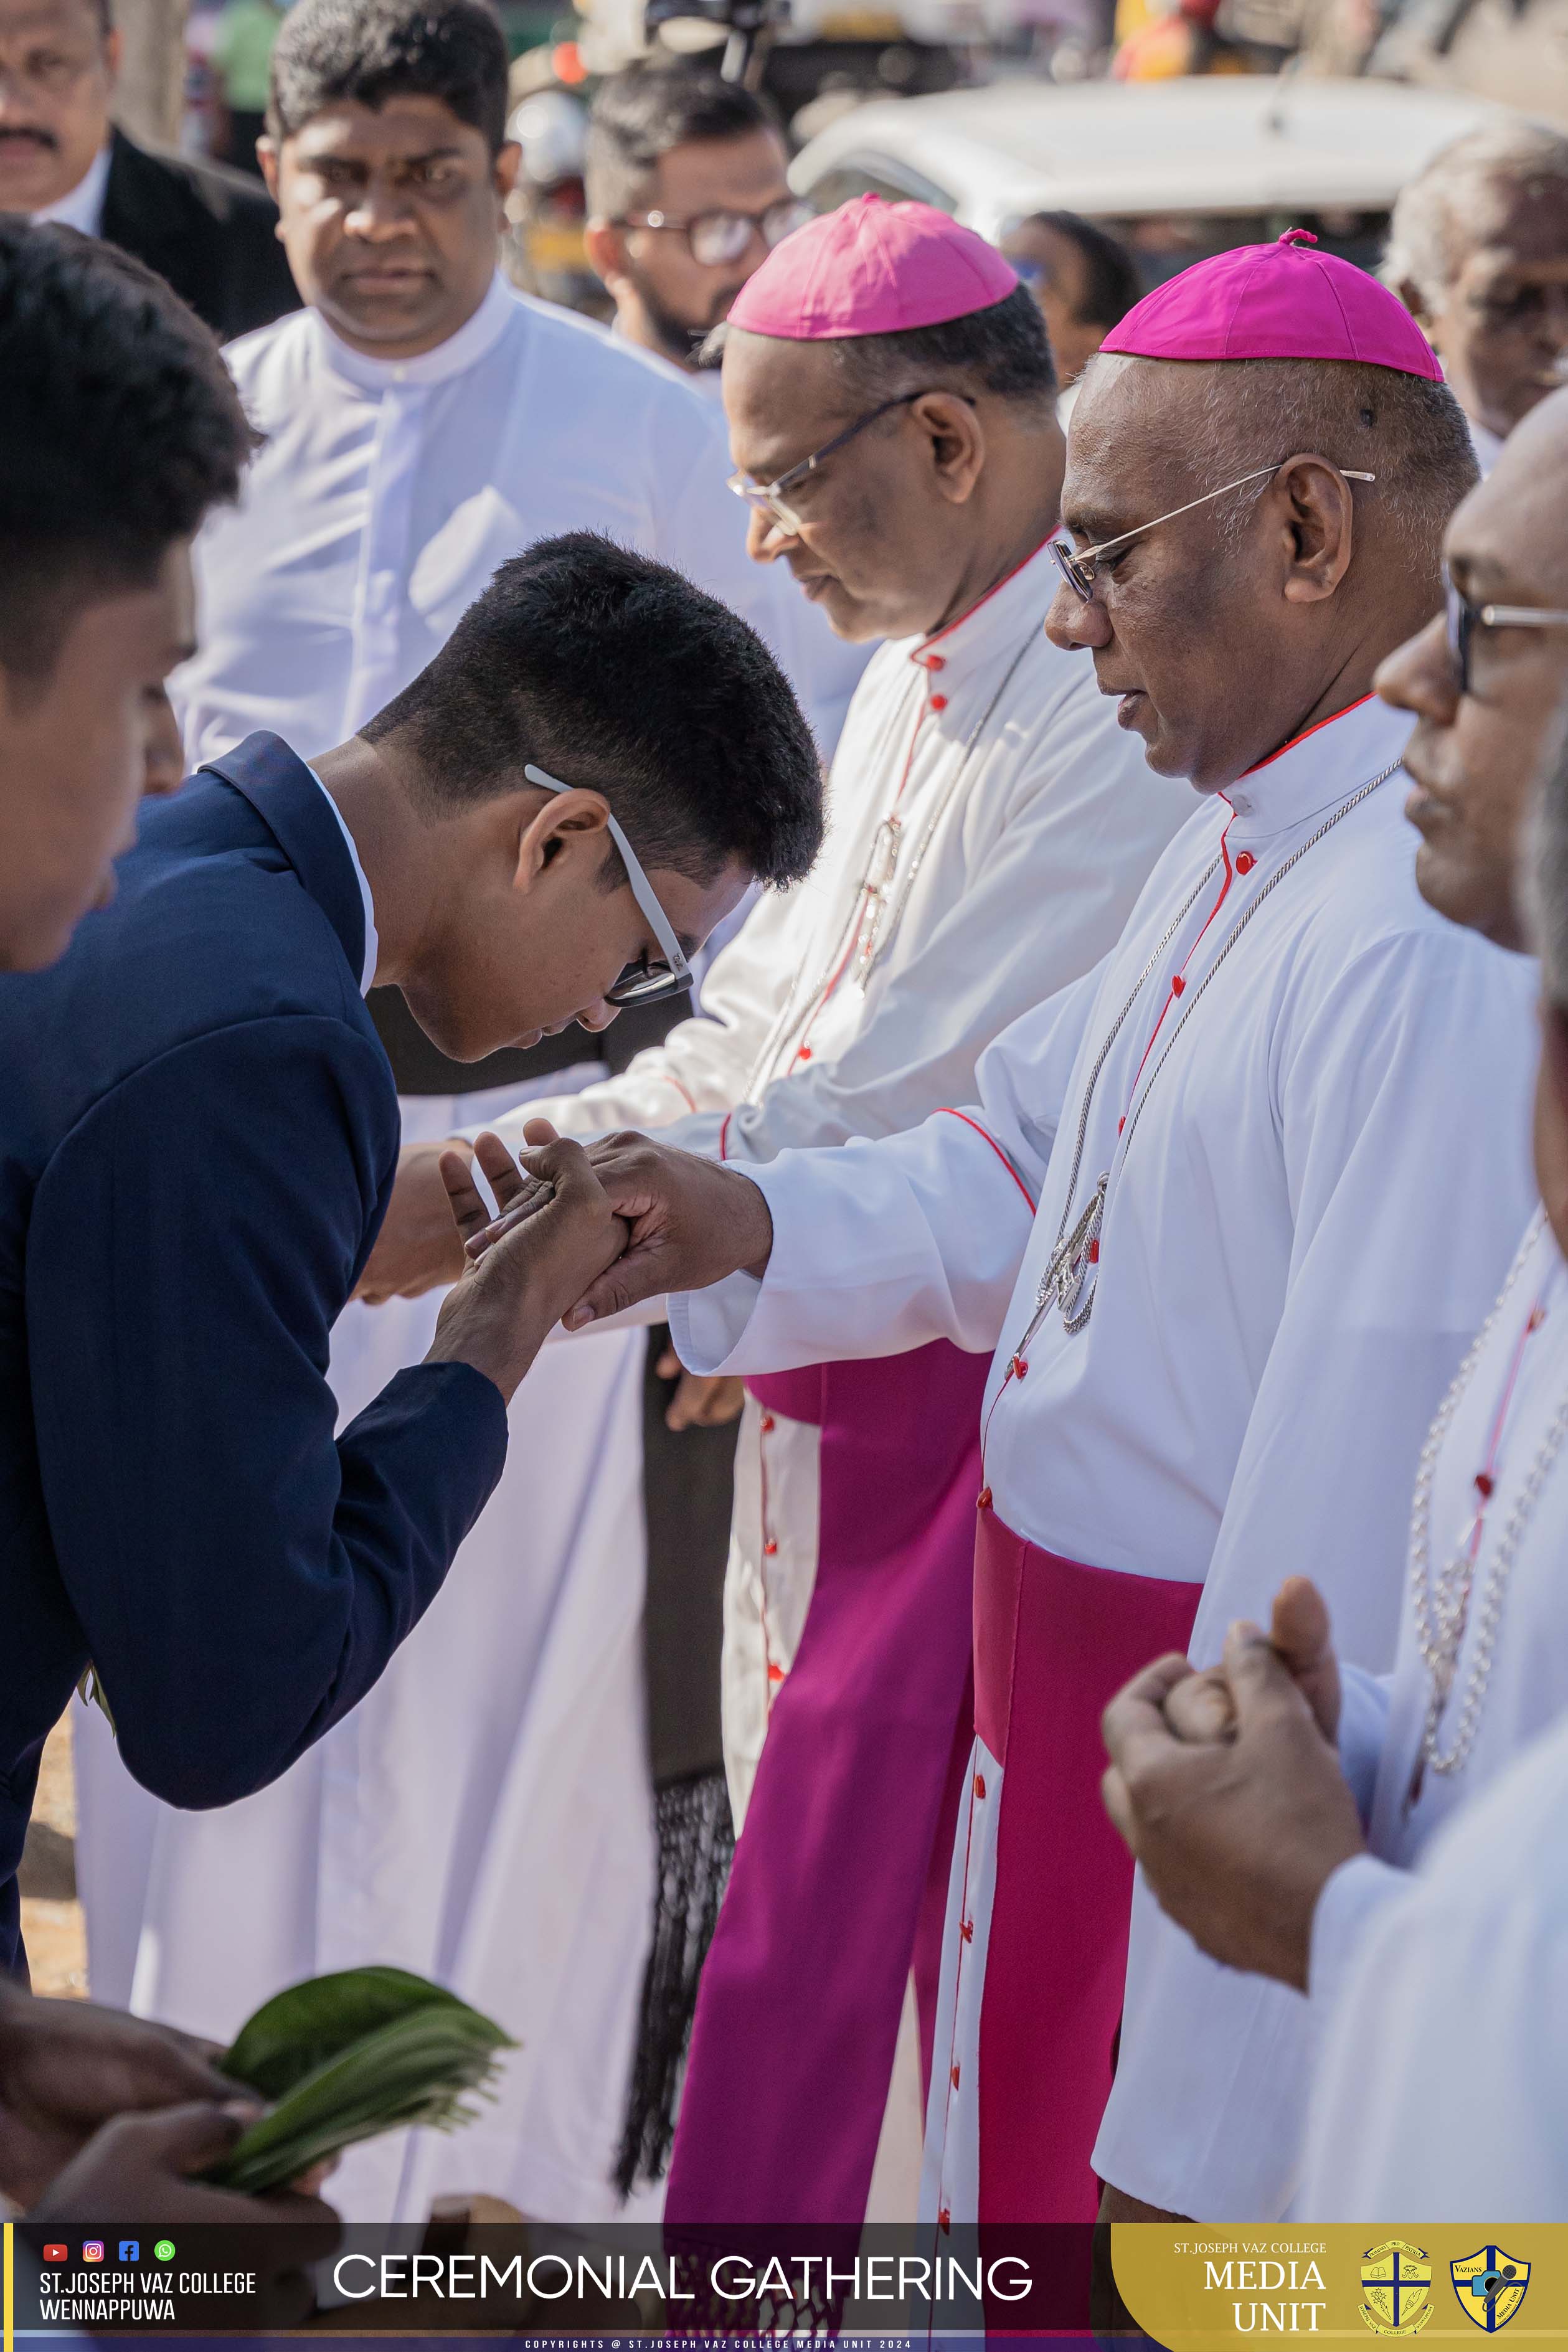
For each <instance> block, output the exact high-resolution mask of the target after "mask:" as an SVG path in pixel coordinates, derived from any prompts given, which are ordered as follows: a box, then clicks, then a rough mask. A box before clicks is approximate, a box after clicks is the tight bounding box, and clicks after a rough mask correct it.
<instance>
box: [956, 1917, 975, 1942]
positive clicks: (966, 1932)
mask: <svg viewBox="0 0 1568 2352" xmlns="http://www.w3.org/2000/svg"><path fill="white" fill-rule="evenodd" d="M958 1932H959V1934H960V1935H961V1936H962V1937H963V1940H964V1942H965V1943H966V1944H973V1941H974V1922H973V1919H966V1920H965V1921H964V1922H963V1926H962V1927H960V1929H959V1931H958Z"/></svg>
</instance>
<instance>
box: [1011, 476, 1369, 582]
mask: <svg viewBox="0 0 1568 2352" xmlns="http://www.w3.org/2000/svg"><path fill="white" fill-rule="evenodd" d="M1284 463H1285V460H1284V458H1282V457H1280V458H1277V459H1276V461H1275V463H1274V464H1273V465H1272V466H1255V467H1253V469H1252V471H1251V473H1250V474H1238V475H1237V478H1236V479H1235V481H1234V482H1222V483H1221V484H1220V486H1219V488H1218V489H1217V490H1205V492H1204V494H1203V496H1202V498H1201V499H1188V500H1187V503H1186V505H1185V506H1184V507H1173V508H1172V509H1171V511H1170V513H1169V514H1163V515H1156V516H1155V517H1154V519H1153V520H1152V522H1140V523H1134V525H1133V527H1132V529H1131V530H1119V531H1118V532H1117V534H1116V537H1115V538H1114V539H1102V540H1101V541H1100V545H1099V546H1098V547H1086V548H1084V549H1083V551H1081V553H1075V552H1074V551H1073V549H1072V548H1071V547H1070V546H1069V545H1068V541H1066V540H1065V539H1053V540H1052V541H1051V542H1050V548H1051V553H1052V555H1053V556H1054V557H1055V558H1056V563H1057V569H1058V572H1060V573H1061V575H1062V578H1063V579H1064V580H1065V581H1066V582H1067V583H1068V587H1069V588H1070V589H1072V591H1073V592H1074V593H1075V594H1076V595H1079V596H1081V598H1082V599H1083V601H1084V603H1085V604H1088V603H1089V599H1090V598H1091V597H1092V596H1093V594H1094V583H1095V580H1096V578H1097V577H1098V572H1097V566H1098V563H1099V560H1100V557H1101V556H1102V555H1109V553H1110V550H1111V549H1112V548H1113V547H1125V545H1126V544H1127V541H1129V540H1130V539H1142V536H1143V533H1144V532H1145V531H1146V530H1159V528H1160V525H1161V524H1162V523H1163V522H1174V521H1175V520H1176V517H1177V516H1178V515H1184V514H1191V513H1192V512H1193V510H1194V508H1196V507H1206V506H1209V505H1212V503H1213V501H1214V500H1215V499H1223V498H1224V496H1225V494H1226V490H1239V489H1241V488H1243V487H1244V485H1245V484H1246V483H1247V482H1260V481H1262V479H1263V478H1264V476H1265V475H1266V474H1277V473H1278V472H1279V468H1280V467H1281V466H1282V465H1283V464H1284ZM1342 471H1343V474H1344V478H1345V479H1346V481H1347V482H1375V481H1376V479H1377V476H1376V475H1375V474H1362V473H1357V472H1356V471H1355V470H1354V468H1353V467H1349V466H1346V467H1343V468H1342Z"/></svg>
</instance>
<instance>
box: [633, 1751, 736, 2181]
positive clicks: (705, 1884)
mask: <svg viewBox="0 0 1568 2352" xmlns="http://www.w3.org/2000/svg"><path fill="white" fill-rule="evenodd" d="M654 1806H655V1811H656V1814H657V1819H658V1896H657V1898H656V1901H655V1904H654V1918H653V1948H652V1949H651V1950H650V1951H649V1953H648V1957H647V1972H646V1973H645V1975H644V1977H643V1987H642V2010H641V2014H640V2017H639V2019H638V2022H637V2056H636V2059H635V2060H634V2062H633V2065H632V2080H631V2090H630V2094H629V2095H628V2097H627V2101H626V2127H625V2130H624V2132H623V2134H622V2138H621V2153H620V2160H619V2162H618V2163H617V2165H616V2187H617V2188H618V2189H619V2190H620V2192H621V2195H622V2196H623V2197H629V2196H630V2194H631V2192H632V2190H633V2189H634V2188H635V2187H636V2186H637V2182H638V2181H639V2180H642V2181H654V2180H658V2179H661V2178H662V2176H663V2173H664V2170H665V2167H666V2166H667V2165H668V2162H669V2152H670V2149H671V2147H672V2146H673V2145H674V2141H675V2116H676V2108H677V2105H678V2104H679V2095H680V2078H681V2075H682V2073H683V2072H684V2070H685V2065H686V2049H687V2044H688V2042H689V2041H690V2039H691V2019H692V2014H693V2012H694V2011H695V2009H696V2007H697V1980H698V1979H699V1977H700V1975H701V1973H702V1963H703V1961H704V1960H705V1959H706V1958H707V1957H708V1947H709V1945H710V1943H711V1942H712V1940H713V1930H714V1927H716V1926H717V1924H718V1919H719V1906H720V1904H721V1902H722V1901H723V1899H724V1889H725V1887H726V1886H727V1885H729V1882H730V1864H731V1860H732V1858H733V1856H734V1852H735V1828H734V1823H733V1822H732V1821H731V1817H730V1792H729V1790H728V1789H727V1787H726V1786H725V1782H724V1775H723V1773H722V1772H699V1773H696V1774H694V1775H693V1776H692V1778H690V1779H689V1780H675V1781H672V1782H671V1783H670V1784H669V1786H668V1788H663V1789H660V1790H658V1792H657V1793H656V1795H655V1798H654Z"/></svg>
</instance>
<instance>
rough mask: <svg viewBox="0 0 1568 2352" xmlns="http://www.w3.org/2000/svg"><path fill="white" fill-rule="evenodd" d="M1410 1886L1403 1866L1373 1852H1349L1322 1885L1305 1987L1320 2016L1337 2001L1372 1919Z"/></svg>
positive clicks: (1325, 2013)
mask: <svg viewBox="0 0 1568 2352" xmlns="http://www.w3.org/2000/svg"><path fill="white" fill-rule="evenodd" d="M1409 1885H1410V1874H1409V1872H1408V1871H1407V1870H1395V1869H1394V1865H1393V1864H1392V1863H1387V1862H1379V1861H1378V1859H1377V1857H1376V1855H1375V1854H1371V1853H1358V1854H1352V1857H1351V1859H1350V1861H1349V1862H1342V1863H1341V1864H1340V1866H1339V1868H1338V1869H1337V1870H1336V1871H1335V1872H1334V1873H1333V1874H1332V1875H1331V1877H1330V1878H1329V1880H1328V1881H1327V1883H1326V1884H1325V1885H1324V1887H1323V1890H1322V1893H1321V1895H1319V1897H1318V1905H1317V1909H1316V1910H1315V1911H1314V1912H1313V1914H1312V1948H1311V1952H1310V1958H1309V1960H1308V1966H1307V1990H1308V1994H1309V1997H1310V2000H1311V2004H1312V2007H1313V2008H1314V2010H1316V2011H1319V2012H1320V2014H1321V2016H1323V2017H1325V2018H1326V2017H1327V2016H1328V2014H1329V2012H1330V2011H1331V2009H1332V2008H1333V2007H1334V2006H1335V2004H1336V2003H1337V2001H1338V2000H1339V1996H1340V1991H1341V1989H1342V1986H1343V1984H1344V1980H1345V1977H1346V1974H1347V1972H1348V1971H1349V1969H1350V1968H1351V1965H1352V1962H1353V1960H1354V1958H1355V1956H1356V1953H1357V1952H1358V1950H1359V1949H1360V1948H1361V1944H1362V1940H1363V1937H1365V1936H1366V1934H1367V1933H1368V1931H1369V1930H1370V1928H1371V1927H1372V1925H1373V1921H1374V1920H1375V1919H1377V1918H1378V1917H1380V1916H1381V1915H1382V1913H1383V1912H1384V1910H1385V1909H1386V1907H1387V1906H1388V1905H1389V1904H1390V1903H1396V1902H1398V1900H1399V1898H1400V1896H1401V1895H1403V1894H1405V1891H1406V1890H1407V1889H1408V1887H1409Z"/></svg>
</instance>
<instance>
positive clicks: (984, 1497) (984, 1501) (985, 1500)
mask: <svg viewBox="0 0 1568 2352" xmlns="http://www.w3.org/2000/svg"><path fill="white" fill-rule="evenodd" d="M974 1503H975V1508H976V1509H977V1510H981V1511H988V1510H989V1509H990V1508H991V1489H990V1487H989V1486H982V1488H981V1489H980V1492H979V1494H978V1495H977V1496H975V1498H974Z"/></svg>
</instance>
